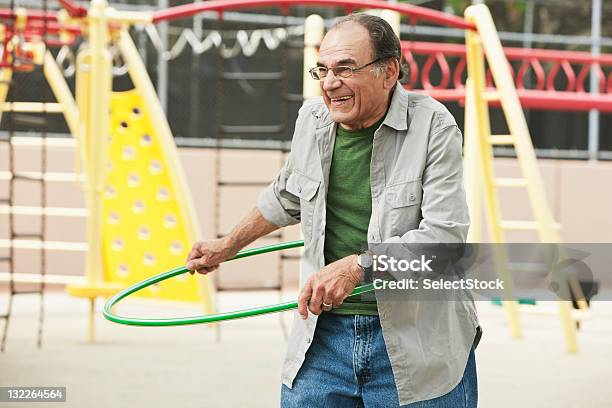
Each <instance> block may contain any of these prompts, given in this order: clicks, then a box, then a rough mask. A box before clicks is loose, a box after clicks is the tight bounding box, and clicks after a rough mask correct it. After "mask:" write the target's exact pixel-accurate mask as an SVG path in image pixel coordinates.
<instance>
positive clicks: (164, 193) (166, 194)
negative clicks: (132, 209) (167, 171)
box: [157, 187, 170, 201]
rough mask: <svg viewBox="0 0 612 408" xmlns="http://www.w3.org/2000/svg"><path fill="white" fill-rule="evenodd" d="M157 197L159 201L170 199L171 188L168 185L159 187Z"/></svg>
mask: <svg viewBox="0 0 612 408" xmlns="http://www.w3.org/2000/svg"><path fill="white" fill-rule="evenodd" d="M157 199H158V200H159V201H168V200H169V199H170V190H168V188H167V187H160V188H158V189H157Z"/></svg>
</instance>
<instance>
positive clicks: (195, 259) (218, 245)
mask: <svg viewBox="0 0 612 408" xmlns="http://www.w3.org/2000/svg"><path fill="white" fill-rule="evenodd" d="M236 253H238V251H237V250H235V249H234V248H233V247H232V245H230V244H229V243H228V242H227V240H225V239H223V238H221V239H213V240H210V241H199V242H196V243H195V244H194V245H193V248H191V252H189V255H188V256H187V260H186V263H187V265H186V267H187V269H189V273H191V274H192V275H193V274H194V272H198V273H201V274H203V275H206V274H207V273H209V272H212V271H214V270H215V269H217V268H218V267H219V264H220V263H221V262H223V261H226V260H228V259H230V258H233V257H234V256H235V255H236Z"/></svg>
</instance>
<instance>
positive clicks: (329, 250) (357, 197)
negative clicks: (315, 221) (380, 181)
mask: <svg viewBox="0 0 612 408" xmlns="http://www.w3.org/2000/svg"><path fill="white" fill-rule="evenodd" d="M383 120H384V117H383V119H381V120H380V121H378V122H377V123H375V124H374V125H372V126H370V127H369V128H366V129H359V130H347V129H343V128H342V126H341V125H338V126H337V130H336V142H335V144H334V153H333V156H332V163H331V168H330V171H329V188H328V190H327V216H326V217H327V219H326V225H325V247H324V255H325V264H326V265H327V264H330V263H332V262H334V261H336V260H338V259H341V258H344V257H346V256H349V255H352V254H359V253H361V252H363V251H364V250H366V249H367V240H368V225H369V223H370V217H371V215H372V191H371V186H370V160H371V159H372V143H373V140H374V132H375V131H376V130H377V129H378V128H379V126H380V125H381V124H382V122H383ZM361 284H363V282H362V283H361ZM331 313H337V314H361V315H374V316H376V315H378V307H377V305H376V298H375V296H374V293H373V292H368V293H364V294H362V295H358V296H355V297H351V298H347V299H346V300H345V301H344V303H343V304H342V305H341V306H340V307H339V308H336V309H333V310H331Z"/></svg>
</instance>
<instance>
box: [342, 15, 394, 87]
mask: <svg viewBox="0 0 612 408" xmlns="http://www.w3.org/2000/svg"><path fill="white" fill-rule="evenodd" d="M345 23H355V24H359V25H360V26H362V27H363V28H365V29H366V30H368V34H369V35H370V43H371V44H370V45H371V46H372V54H373V57H374V59H375V60H376V59H380V61H379V62H378V63H377V64H376V66H377V68H378V72H377V74H378V75H380V73H381V72H382V69H383V68H384V65H385V64H384V63H385V62H386V61H388V60H390V59H395V60H397V62H398V63H399V65H400V70H399V78H398V79H402V78H403V77H404V71H403V69H402V63H401V61H402V47H401V45H400V41H399V38H397V36H396V35H395V32H394V31H393V28H391V25H389V23H387V22H386V21H385V20H384V19H382V18H380V17H378V16H373V15H371V14H365V13H353V14H349V15H348V16H344V17H340V18H338V19H337V20H336V21H334V24H333V25H332V27H331V29H330V30H333V29H334V28H337V27H338V26H340V25H342V24H345Z"/></svg>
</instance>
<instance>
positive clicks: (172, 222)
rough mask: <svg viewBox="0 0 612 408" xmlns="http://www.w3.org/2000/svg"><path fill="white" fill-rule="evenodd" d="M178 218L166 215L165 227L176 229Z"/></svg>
mask: <svg viewBox="0 0 612 408" xmlns="http://www.w3.org/2000/svg"><path fill="white" fill-rule="evenodd" d="M176 224H177V221H176V217H175V216H174V215H172V214H166V215H165V216H164V227H166V228H176Z"/></svg>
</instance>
